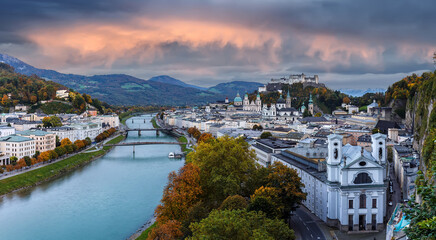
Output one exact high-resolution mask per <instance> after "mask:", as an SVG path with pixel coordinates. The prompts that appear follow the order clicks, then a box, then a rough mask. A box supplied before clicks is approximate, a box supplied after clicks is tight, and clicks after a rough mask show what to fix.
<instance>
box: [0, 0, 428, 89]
mask: <svg viewBox="0 0 436 240" xmlns="http://www.w3.org/2000/svg"><path fill="white" fill-rule="evenodd" d="M0 6H1V7H0V23H1V24H0V53H5V54H8V55H11V56H14V57H17V58H19V59H21V60H23V61H24V62H26V63H28V64H31V65H33V66H35V67H38V68H45V69H53V70H57V71H59V72H63V73H75V74H83V75H93V74H111V73H125V74H129V75H132V76H135V77H139V78H143V79H148V78H151V77H153V76H156V75H170V76H172V77H175V78H178V79H180V80H182V81H185V82H187V83H190V84H195V85H198V86H203V87H208V86H213V85H216V84H217V83H220V82H228V81H236V80H238V81H257V82H263V83H266V82H267V81H268V80H269V79H271V78H278V77H284V76H287V75H289V74H296V73H305V74H306V75H313V74H317V75H319V77H320V82H323V83H325V84H326V85H327V86H328V87H331V88H334V89H339V88H354V89H357V88H361V89H366V88H386V87H387V86H388V85H390V84H392V83H393V82H395V81H398V80H400V79H401V78H403V77H404V76H406V75H408V74H411V73H414V72H415V73H421V72H423V71H429V70H433V61H432V57H433V52H434V51H436V24H435V23H436V14H435V9H436V1H434V0H419V1H405V0H385V1H380V0H353V1H343V0H323V1H321V0H316V1H314V0H264V1H260V0H237V1H235V0H232V1H230V0H220V1H218V0H185V1H179V0H156V1H154V0H151V1H148V0H94V1H93V0H56V1H55V0H35V1H32V0H0Z"/></svg>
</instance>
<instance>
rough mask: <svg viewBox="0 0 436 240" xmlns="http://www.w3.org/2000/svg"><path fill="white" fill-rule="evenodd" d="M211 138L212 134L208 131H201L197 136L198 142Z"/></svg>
mask: <svg viewBox="0 0 436 240" xmlns="http://www.w3.org/2000/svg"><path fill="white" fill-rule="evenodd" d="M211 139H213V137H212V134H210V133H202V134H201V135H200V137H199V138H198V142H207V141H209V140H211Z"/></svg>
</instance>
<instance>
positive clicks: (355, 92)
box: [338, 88, 386, 97]
mask: <svg viewBox="0 0 436 240" xmlns="http://www.w3.org/2000/svg"><path fill="white" fill-rule="evenodd" d="M338 91H340V92H342V93H345V94H347V95H350V96H353V97H361V96H363V95H365V94H366V93H378V92H382V93H384V92H386V89H384V88H368V89H350V88H341V89H338Z"/></svg>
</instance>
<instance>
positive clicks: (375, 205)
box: [372, 199, 377, 208]
mask: <svg viewBox="0 0 436 240" xmlns="http://www.w3.org/2000/svg"><path fill="white" fill-rule="evenodd" d="M372 208H377V199H372Z"/></svg>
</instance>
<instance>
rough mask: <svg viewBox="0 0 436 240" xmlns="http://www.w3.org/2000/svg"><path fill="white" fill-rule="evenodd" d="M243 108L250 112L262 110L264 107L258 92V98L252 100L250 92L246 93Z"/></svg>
mask: <svg viewBox="0 0 436 240" xmlns="http://www.w3.org/2000/svg"><path fill="white" fill-rule="evenodd" d="M242 105H243V106H242V110H244V111H249V112H260V110H261V109H262V101H261V100H260V95H259V93H257V96H256V100H253V101H251V102H250V100H249V99H248V94H247V93H245V96H244V101H243V104H242Z"/></svg>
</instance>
